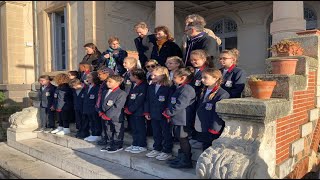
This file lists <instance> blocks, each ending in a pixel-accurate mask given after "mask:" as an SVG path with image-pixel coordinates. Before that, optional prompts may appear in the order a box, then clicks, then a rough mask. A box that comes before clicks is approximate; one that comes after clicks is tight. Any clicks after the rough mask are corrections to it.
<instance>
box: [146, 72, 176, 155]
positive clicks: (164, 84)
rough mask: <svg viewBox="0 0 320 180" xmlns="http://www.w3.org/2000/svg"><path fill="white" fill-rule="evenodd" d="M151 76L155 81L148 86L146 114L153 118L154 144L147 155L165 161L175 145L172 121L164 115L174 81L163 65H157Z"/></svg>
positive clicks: (149, 118) (147, 116) (148, 117)
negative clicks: (170, 78)
mask: <svg viewBox="0 0 320 180" xmlns="http://www.w3.org/2000/svg"><path fill="white" fill-rule="evenodd" d="M151 77H152V82H154V83H153V84H151V85H150V86H149V87H148V91H147V97H146V101H145V103H144V111H145V113H144V114H145V118H146V119H147V120H148V121H150V120H151V125H152V128H153V139H154V144H153V150H152V151H151V152H149V153H147V154H146V156H147V157H151V158H152V157H155V158H156V159H157V160H161V161H164V160H167V159H168V158H170V157H171V156H172V155H171V153H172V147H173V139H172V135H171V130H172V126H171V123H170V122H168V121H167V120H166V118H165V117H164V116H163V115H162V112H163V111H164V110H165V109H166V108H167V103H168V99H169V96H170V94H171V88H170V87H171V85H172V83H171V81H170V80H169V71H168V69H167V68H165V67H163V66H158V67H156V68H155V69H154V70H153V71H152V73H151Z"/></svg>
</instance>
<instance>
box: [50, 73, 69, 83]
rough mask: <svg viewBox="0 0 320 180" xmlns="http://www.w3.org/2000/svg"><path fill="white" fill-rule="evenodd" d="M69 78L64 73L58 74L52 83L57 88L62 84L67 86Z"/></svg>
mask: <svg viewBox="0 0 320 180" xmlns="http://www.w3.org/2000/svg"><path fill="white" fill-rule="evenodd" d="M69 81H70V79H69V76H68V75H67V74H65V73H60V74H57V75H56V76H55V77H54V82H56V84H57V85H58V86H60V85H62V84H65V83H67V84H69Z"/></svg>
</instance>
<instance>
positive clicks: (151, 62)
mask: <svg viewBox="0 0 320 180" xmlns="http://www.w3.org/2000/svg"><path fill="white" fill-rule="evenodd" d="M158 65H159V64H158V61H157V60H155V59H149V60H148V61H147V62H146V65H145V68H146V69H147V74H146V78H147V82H148V84H149V85H150V84H151V83H152V78H151V73H152V71H153V70H154V68H156V67H157V66H158Z"/></svg>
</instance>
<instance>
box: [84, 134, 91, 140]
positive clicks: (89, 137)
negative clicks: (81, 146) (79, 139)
mask: <svg viewBox="0 0 320 180" xmlns="http://www.w3.org/2000/svg"><path fill="white" fill-rule="evenodd" d="M91 138H92V136H91V135H90V136H88V137H86V138H84V140H85V141H88V139H91Z"/></svg>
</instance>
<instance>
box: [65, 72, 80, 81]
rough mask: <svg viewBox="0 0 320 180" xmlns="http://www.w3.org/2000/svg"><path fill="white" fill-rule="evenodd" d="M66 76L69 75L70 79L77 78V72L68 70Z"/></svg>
mask: <svg viewBox="0 0 320 180" xmlns="http://www.w3.org/2000/svg"><path fill="white" fill-rule="evenodd" d="M68 76H69V79H70V80H73V79H79V73H78V71H69V72H68Z"/></svg>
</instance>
